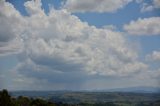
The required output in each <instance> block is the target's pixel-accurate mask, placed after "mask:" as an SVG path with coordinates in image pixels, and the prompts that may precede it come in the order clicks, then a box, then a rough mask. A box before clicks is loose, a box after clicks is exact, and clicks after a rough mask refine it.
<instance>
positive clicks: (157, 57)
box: [146, 51, 160, 61]
mask: <svg viewBox="0 0 160 106" xmlns="http://www.w3.org/2000/svg"><path fill="white" fill-rule="evenodd" d="M146 60H149V61H160V51H153V52H152V54H149V55H147V56H146Z"/></svg>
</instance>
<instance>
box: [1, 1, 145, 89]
mask: <svg viewBox="0 0 160 106" xmlns="http://www.w3.org/2000/svg"><path fill="white" fill-rule="evenodd" d="M10 7H13V6H12V5H11V4H9V3H6V2H5V3H3V4H1V7H0V8H1V9H0V10H1V11H0V13H1V15H0V17H3V16H7V15H8V16H12V15H10V14H12V12H13V11H14V12H16V13H18V11H17V10H16V9H15V8H12V9H11V10H12V11H7V9H6V8H10ZM25 7H26V10H27V11H28V13H29V15H28V16H21V15H20V14H19V13H18V14H19V15H17V16H16V17H14V18H13V17H11V18H10V17H7V18H4V22H8V21H9V20H10V19H14V20H19V21H17V22H15V21H10V24H11V25H13V26H14V27H10V30H13V29H16V31H15V32H14V33H15V35H14V37H13V38H12V39H14V40H15V39H18V41H19V39H20V41H21V43H20V44H19V42H17V43H15V44H16V45H18V47H19V46H20V48H19V49H18V48H17V49H16V50H21V53H20V54H19V55H18V56H19V61H20V63H19V64H18V65H17V66H16V67H15V70H14V71H15V72H16V74H17V73H18V74H20V77H17V79H14V81H15V82H17V83H21V84H22V86H21V87H23V88H25V87H26V86H23V84H24V83H25V84H27V85H34V87H36V84H39V89H42V88H43V87H46V86H43V87H42V86H41V84H40V83H43V84H42V85H45V84H48V85H52V84H50V83H53V85H54V84H59V85H58V87H63V88H65V87H66V88H69V87H73V86H71V85H76V86H75V89H76V88H79V87H80V86H81V84H83V82H85V81H86V80H90V79H94V78H95V77H96V78H97V77H105V78H107V77H108V76H112V77H113V76H116V77H123V76H126V77H127V76H132V75H135V74H136V73H139V72H141V71H143V70H146V69H147V68H148V65H146V64H145V63H143V62H141V61H139V57H138V51H137V50H136V49H135V48H131V46H132V44H131V43H130V42H128V40H127V38H125V36H123V33H120V32H116V31H115V30H110V29H109V28H106V29H105V28H104V29H98V28H96V27H94V26H89V25H88V24H87V23H85V22H82V21H81V20H80V19H79V18H78V17H76V16H75V15H72V14H71V13H70V12H67V11H66V10H63V9H62V10H55V9H51V10H50V12H49V13H48V14H47V15H46V14H45V13H44V11H43V10H42V9H41V8H40V7H41V3H40V2H38V1H35V2H34V1H27V2H26V3H25ZM2 10H3V11H2ZM6 11H7V12H6ZM2 13H5V14H2ZM0 27H3V26H2V25H0ZM4 27H5V26H4ZM9 36H11V35H10V34H9ZM2 41H3V40H2ZM11 41H13V40H9V41H7V43H8V42H10V44H13V42H11ZM21 45H22V46H21ZM0 48H1V49H2V47H0ZM14 78H16V77H14ZM26 80H28V82H27V81H26ZM32 80H33V83H32ZM41 81H42V82H41ZM17 83H16V84H17ZM77 84H79V86H78V85H77ZM41 87H42V88H41ZM49 87H52V86H49Z"/></svg>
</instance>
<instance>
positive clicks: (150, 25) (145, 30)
mask: <svg viewBox="0 0 160 106" xmlns="http://www.w3.org/2000/svg"><path fill="white" fill-rule="evenodd" d="M159 29H160V17H150V18H144V19H141V18H139V19H138V20H136V21H131V22H130V23H129V24H126V25H124V30H125V31H127V32H128V33H129V34H132V35H160V30H159Z"/></svg>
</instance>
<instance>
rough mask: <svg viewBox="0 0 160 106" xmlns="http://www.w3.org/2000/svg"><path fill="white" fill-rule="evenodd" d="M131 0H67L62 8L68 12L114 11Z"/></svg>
mask: <svg viewBox="0 0 160 106" xmlns="http://www.w3.org/2000/svg"><path fill="white" fill-rule="evenodd" d="M131 1H132V0H67V1H66V2H65V3H64V5H63V8H65V9H67V10H68V11H70V12H100V13H102V12H115V11H117V10H118V9H120V8H123V7H124V6H125V5H127V4H128V3H129V2H131Z"/></svg>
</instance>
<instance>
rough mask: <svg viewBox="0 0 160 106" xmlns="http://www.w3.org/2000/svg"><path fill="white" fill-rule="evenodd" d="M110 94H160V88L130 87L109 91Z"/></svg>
mask: <svg viewBox="0 0 160 106" xmlns="http://www.w3.org/2000/svg"><path fill="white" fill-rule="evenodd" d="M107 91H109V92H135V93H160V87H159V88H158V87H142V86H141V87H128V88H115V89H109V90H107Z"/></svg>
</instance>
